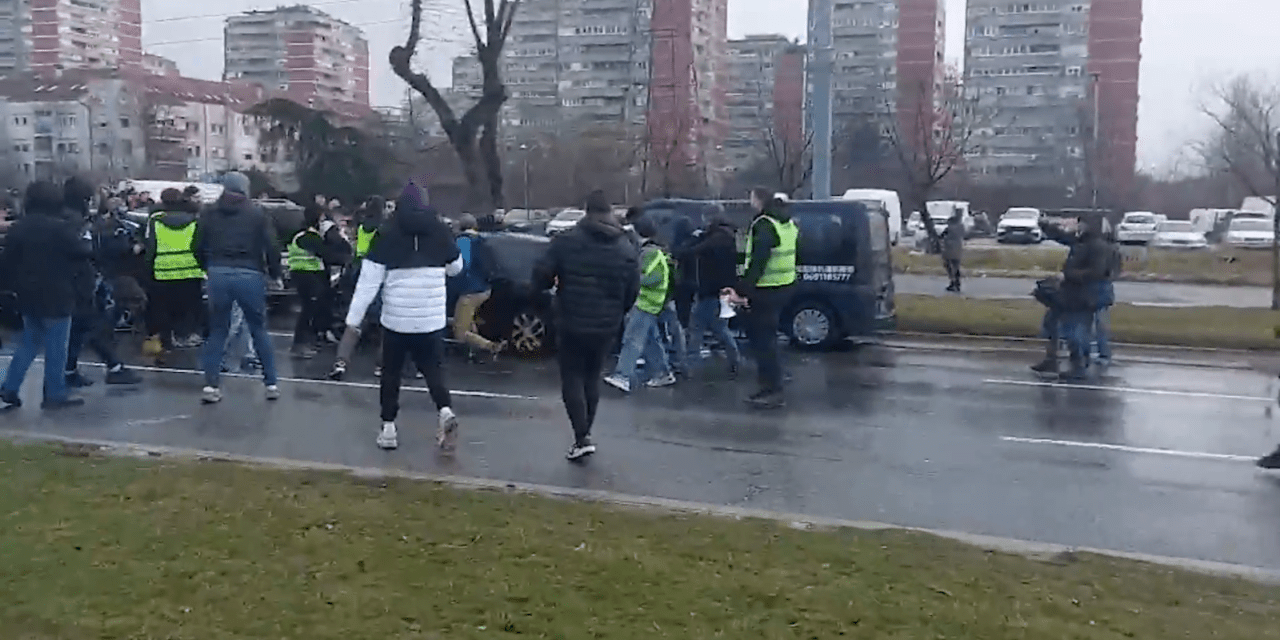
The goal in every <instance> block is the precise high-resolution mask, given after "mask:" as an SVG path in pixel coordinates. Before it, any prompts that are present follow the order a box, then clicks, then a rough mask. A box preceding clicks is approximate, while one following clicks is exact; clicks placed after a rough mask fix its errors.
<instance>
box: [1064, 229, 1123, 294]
mask: <svg viewBox="0 0 1280 640" xmlns="http://www.w3.org/2000/svg"><path fill="white" fill-rule="evenodd" d="M1113 254H1114V252H1113V251H1112V248H1111V245H1110V244H1108V243H1107V240H1106V238H1104V237H1103V236H1102V234H1101V233H1099V232H1098V231H1097V230H1095V229H1094V228H1092V226H1085V228H1084V229H1083V231H1082V232H1081V233H1080V235H1079V236H1078V238H1077V240H1076V242H1075V243H1074V244H1072V245H1071V250H1070V252H1068V253H1067V259H1066V261H1065V262H1063V264H1062V288H1061V294H1062V306H1063V307H1064V308H1065V310H1067V311H1094V310H1096V309H1098V308H1099V307H1101V306H1104V301H1103V295H1102V288H1101V287H1100V285H1101V284H1102V283H1104V282H1106V281H1107V278H1108V275H1109V273H1110V270H1111V267H1112V261H1113Z"/></svg>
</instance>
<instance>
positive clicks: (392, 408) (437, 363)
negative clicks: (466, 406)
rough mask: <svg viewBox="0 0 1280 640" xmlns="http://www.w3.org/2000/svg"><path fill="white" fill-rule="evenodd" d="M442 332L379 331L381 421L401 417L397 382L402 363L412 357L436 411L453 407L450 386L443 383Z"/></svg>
mask: <svg viewBox="0 0 1280 640" xmlns="http://www.w3.org/2000/svg"><path fill="white" fill-rule="evenodd" d="M444 334H445V329H441V330H439V331H433V332H431V333H396V332H395V331H392V330H390V329H386V328H384V329H383V330H382V388H381V400H382V421H383V422H393V421H395V419H396V416H397V415H399V414H400V380H401V377H402V376H403V375H404V363H405V361H406V360H407V359H408V358H410V357H412V358H413V361H414V363H416V364H417V365H418V371H421V372H422V377H424V378H426V379H427V389H428V390H430V391H431V399H432V400H433V401H435V403H436V408H437V409H443V408H445V407H449V406H452V400H451V399H450V397H449V387H447V386H445V382H444V367H443V361H444Z"/></svg>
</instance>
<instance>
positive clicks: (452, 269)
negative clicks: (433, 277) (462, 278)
mask: <svg viewBox="0 0 1280 640" xmlns="http://www.w3.org/2000/svg"><path fill="white" fill-rule="evenodd" d="M459 273H462V256H458V259H457V260H454V261H453V262H450V263H449V264H447V265H445V267H444V274H445V275H447V276H449V277H450V278H452V277H454V276H456V275H458V274H459Z"/></svg>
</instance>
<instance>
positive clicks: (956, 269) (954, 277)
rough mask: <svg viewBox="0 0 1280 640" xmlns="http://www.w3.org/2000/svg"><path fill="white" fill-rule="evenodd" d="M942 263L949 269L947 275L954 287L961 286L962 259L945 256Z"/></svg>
mask: <svg viewBox="0 0 1280 640" xmlns="http://www.w3.org/2000/svg"><path fill="white" fill-rule="evenodd" d="M942 265H943V266H944V267H946V269H947V277H948V278H950V279H951V286H952V287H959V286H960V275H961V274H960V260H959V259H958V258H944V259H943V260H942Z"/></svg>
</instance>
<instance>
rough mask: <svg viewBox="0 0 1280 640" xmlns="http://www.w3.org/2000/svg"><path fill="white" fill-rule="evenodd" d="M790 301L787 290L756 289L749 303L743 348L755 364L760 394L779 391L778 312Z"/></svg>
mask: <svg viewBox="0 0 1280 640" xmlns="http://www.w3.org/2000/svg"><path fill="white" fill-rule="evenodd" d="M790 300H791V287H778V288H768V289H757V290H756V291H755V292H753V293H752V294H751V298H750V300H749V303H750V305H751V306H750V310H749V311H748V312H747V316H746V318H745V320H746V332H747V346H748V347H749V348H750V349H751V357H752V358H754V359H755V361H756V375H757V377H758V379H759V381H760V391H761V392H762V393H763V392H770V393H772V392H779V391H782V360H781V356H780V355H779V353H778V351H779V348H778V324H779V322H780V320H779V316H781V315H782V309H783V308H784V307H786V305H787V303H788V302H789V301H790Z"/></svg>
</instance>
